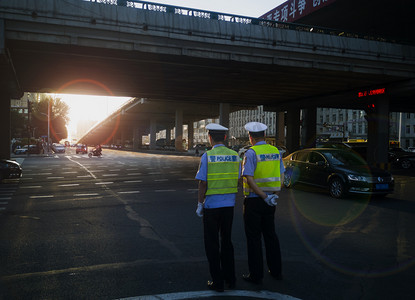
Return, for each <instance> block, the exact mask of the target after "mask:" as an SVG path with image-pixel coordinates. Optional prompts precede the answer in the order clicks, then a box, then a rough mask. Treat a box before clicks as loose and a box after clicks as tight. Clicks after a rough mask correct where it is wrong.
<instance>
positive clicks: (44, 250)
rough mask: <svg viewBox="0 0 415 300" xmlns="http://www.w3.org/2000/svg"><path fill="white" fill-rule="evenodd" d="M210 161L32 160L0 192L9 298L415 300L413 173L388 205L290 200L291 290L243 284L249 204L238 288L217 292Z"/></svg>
mask: <svg viewBox="0 0 415 300" xmlns="http://www.w3.org/2000/svg"><path fill="white" fill-rule="evenodd" d="M199 159H200V158H197V157H190V156H178V155H177V156H176V155H155V154H145V153H131V152H123V151H115V150H107V149H104V155H103V157H102V158H97V157H93V158H88V157H87V156H86V155H76V154H75V153H74V150H73V149H69V151H68V152H67V153H66V154H59V155H51V156H46V157H45V156H30V157H24V159H23V158H22V159H20V161H22V167H23V174H24V175H23V177H22V178H21V179H20V180H16V181H13V180H11V181H7V182H4V183H3V184H1V185H0V299H122V298H128V297H132V298H133V299H151V298H150V297H143V296H150V295H154V296H155V297H154V298H153V299H189V298H191V299H198V298H213V297H215V296H221V298H224V299H259V298H265V299H295V298H299V299H391V298H393V299H413V297H414V295H415V285H414V279H415V268H414V263H415V199H414V197H413V195H414V194H415V184H414V183H415V177H413V176H412V174H408V172H397V173H396V174H395V179H396V191H395V193H394V194H392V195H389V196H387V197H385V198H380V199H371V198H368V197H352V198H347V199H340V200H335V199H332V198H330V197H329V195H328V193H327V192H325V191H323V190H319V189H310V188H307V187H305V186H297V187H296V188H294V189H284V190H283V191H282V193H281V197H280V200H279V202H278V206H277V212H276V220H277V221H276V228H277V233H278V235H279V239H280V243H281V250H282V259H283V275H284V279H283V280H282V281H276V280H274V279H272V278H271V277H269V276H265V278H264V282H263V284H262V285H258V286H256V285H251V284H249V283H246V282H244V281H243V280H242V279H241V275H242V274H243V273H246V271H247V259H246V244H245V243H246V240H245V235H244V229H243V222H242V196H240V197H238V203H237V205H236V207H235V218H234V227H233V242H234V248H235V256H236V272H237V276H238V281H237V286H236V289H235V290H232V291H225V293H221V294H218V293H215V292H212V291H207V289H206V281H207V280H209V279H210V277H209V272H208V265H207V262H206V257H205V253H204V245H203V234H202V220H201V219H200V218H198V217H197V216H196V214H195V209H196V201H197V182H196V181H195V180H194V176H195V174H196V171H197V168H198V164H199ZM412 172H413V171H412ZM215 299H219V298H217V297H215Z"/></svg>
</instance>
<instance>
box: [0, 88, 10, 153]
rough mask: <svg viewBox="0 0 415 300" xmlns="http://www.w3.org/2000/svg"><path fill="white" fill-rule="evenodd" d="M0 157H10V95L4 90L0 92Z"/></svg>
mask: <svg viewBox="0 0 415 300" xmlns="http://www.w3.org/2000/svg"><path fill="white" fill-rule="evenodd" d="M0 114H1V115H0V119H1V121H0V158H7V159H9V158H10V153H11V150H10V141H11V133H10V128H11V123H10V122H11V116H10V96H9V94H8V93H5V92H4V91H1V92H0Z"/></svg>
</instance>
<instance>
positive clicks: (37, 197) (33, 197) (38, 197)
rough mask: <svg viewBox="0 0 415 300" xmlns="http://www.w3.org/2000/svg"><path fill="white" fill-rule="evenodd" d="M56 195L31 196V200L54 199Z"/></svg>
mask: <svg viewBox="0 0 415 300" xmlns="http://www.w3.org/2000/svg"><path fill="white" fill-rule="evenodd" d="M53 197H55V196H54V195H39V196H30V197H29V198H30V199H41V198H53Z"/></svg>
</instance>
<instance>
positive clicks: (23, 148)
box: [14, 145, 29, 155]
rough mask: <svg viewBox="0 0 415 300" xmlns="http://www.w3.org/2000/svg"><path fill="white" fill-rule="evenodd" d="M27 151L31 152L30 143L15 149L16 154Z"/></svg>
mask: <svg viewBox="0 0 415 300" xmlns="http://www.w3.org/2000/svg"><path fill="white" fill-rule="evenodd" d="M27 152H29V145H24V146H23V147H21V148H16V149H14V154H16V155H20V154H26V153H27Z"/></svg>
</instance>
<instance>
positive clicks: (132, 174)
mask: <svg viewBox="0 0 415 300" xmlns="http://www.w3.org/2000/svg"><path fill="white" fill-rule="evenodd" d="M134 175H143V173H128V174H127V176H134Z"/></svg>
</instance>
